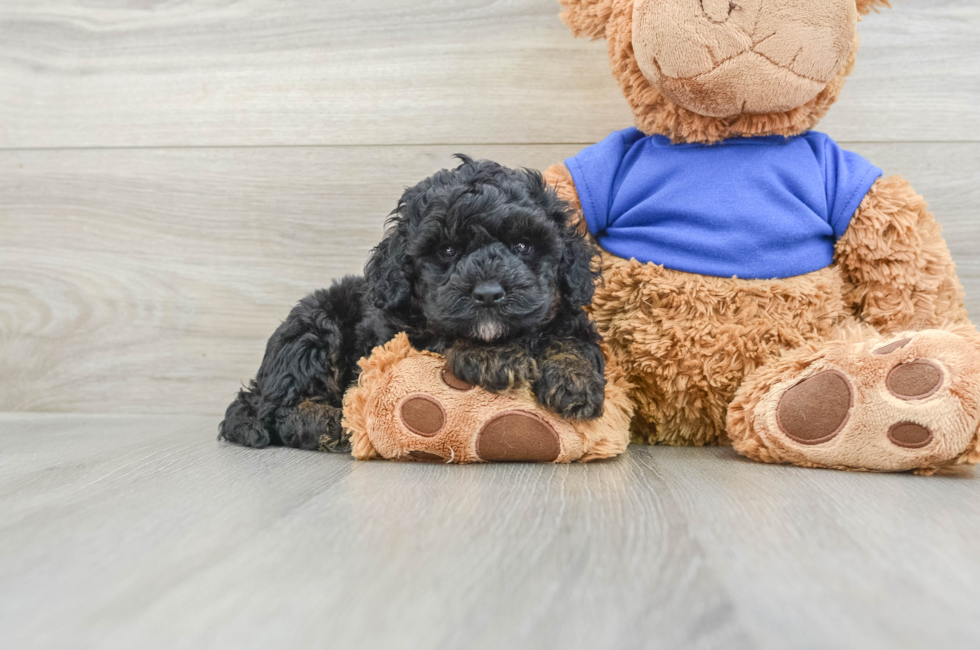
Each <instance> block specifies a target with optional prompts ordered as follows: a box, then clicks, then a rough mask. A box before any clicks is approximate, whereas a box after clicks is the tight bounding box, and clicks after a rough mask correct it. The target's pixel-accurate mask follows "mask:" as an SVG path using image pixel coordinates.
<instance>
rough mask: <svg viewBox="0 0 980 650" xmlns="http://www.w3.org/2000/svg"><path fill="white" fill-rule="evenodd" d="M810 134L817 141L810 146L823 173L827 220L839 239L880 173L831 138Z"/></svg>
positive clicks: (820, 134)
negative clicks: (815, 137)
mask: <svg viewBox="0 0 980 650" xmlns="http://www.w3.org/2000/svg"><path fill="white" fill-rule="evenodd" d="M811 135H813V136H817V137H818V138H819V140H818V142H815V143H813V142H812V143H811V145H816V146H813V150H814V154H815V155H816V156H817V158H818V162H819V163H820V164H821V166H822V168H823V170H824V183H825V186H826V190H827V208H828V215H827V216H828V221H829V223H830V226H831V228H833V229H834V237H835V238H836V239H840V238H841V237H843V236H844V233H845V232H846V231H847V227H848V226H849V225H850V223H851V218H852V217H853V216H854V213H855V212H857V209H858V207H860V205H861V201H863V200H864V197H865V196H867V194H868V192H869V191H870V190H871V186H872V185H874V184H875V181H876V180H878V178H880V177H881V175H882V171H881V169H879V168H878V167H875V166H874V165H872V164H871V163H870V162H868V161H867V160H865V159H864V158H863V157H861V156H859V155H858V154H856V153H854V152H853V151H845V150H844V149H841V148H840V146H839V145H838V144H837V143H836V142H834V141H833V140H832V139H831V138H830V137H828V136H826V135H824V134H822V133H819V134H811Z"/></svg>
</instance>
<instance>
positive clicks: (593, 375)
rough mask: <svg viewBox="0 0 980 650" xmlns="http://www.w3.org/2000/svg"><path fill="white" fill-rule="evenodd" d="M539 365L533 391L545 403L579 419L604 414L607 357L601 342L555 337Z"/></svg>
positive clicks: (562, 413) (563, 415) (546, 405)
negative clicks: (603, 352)
mask: <svg viewBox="0 0 980 650" xmlns="http://www.w3.org/2000/svg"><path fill="white" fill-rule="evenodd" d="M537 366H538V379H537V381H536V382H535V383H534V394H535V395H536V396H537V398H538V402H539V403H540V404H541V405H542V406H545V407H547V408H549V409H551V410H552V411H554V412H555V413H557V414H558V415H560V416H562V417H565V418H572V419H576V420H594V419H596V418H598V417H600V416H601V415H602V403H603V402H604V401H605V394H606V377H605V375H604V370H605V359H604V358H603V356H602V352H601V350H600V349H599V346H598V345H596V344H595V343H589V342H586V341H582V340H579V339H574V338H559V339H555V340H553V341H552V342H551V344H550V345H549V346H548V347H547V348H546V349H545V351H544V355H543V356H542V357H541V358H540V359H538V363H537Z"/></svg>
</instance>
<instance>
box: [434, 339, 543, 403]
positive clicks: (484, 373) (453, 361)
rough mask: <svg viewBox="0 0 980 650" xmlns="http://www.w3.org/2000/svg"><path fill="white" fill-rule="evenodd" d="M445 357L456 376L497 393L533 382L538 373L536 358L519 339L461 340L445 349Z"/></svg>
mask: <svg viewBox="0 0 980 650" xmlns="http://www.w3.org/2000/svg"><path fill="white" fill-rule="evenodd" d="M446 361H447V363H448V365H449V369H450V370H451V371H452V373H453V374H454V375H456V377H458V378H459V379H461V380H463V381H465V382H466V383H468V384H473V385H474V386H480V387H481V388H485V389H486V390H489V391H491V392H494V393H497V392H501V391H505V390H508V389H511V388H514V387H516V386H520V385H522V384H530V383H531V382H532V381H533V380H534V378H535V376H536V372H535V362H534V358H533V357H532V356H531V355H530V354H528V351H527V349H526V348H525V346H523V345H521V344H520V343H518V342H511V343H506V344H504V345H481V344H479V343H470V342H466V341H459V342H457V343H456V344H454V345H453V347H451V348H450V349H449V350H448V351H447V352H446Z"/></svg>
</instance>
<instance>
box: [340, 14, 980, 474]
mask: <svg viewBox="0 0 980 650" xmlns="http://www.w3.org/2000/svg"><path fill="white" fill-rule="evenodd" d="M559 2H560V3H561V4H562V5H563V8H564V11H563V13H562V16H561V17H562V19H563V21H564V22H565V24H566V25H567V26H568V27H570V28H571V30H572V32H573V34H575V35H576V36H583V37H588V38H592V39H598V38H605V39H606V41H607V44H608V52H609V59H610V64H611V67H612V72H613V75H614V77H615V78H616V79H617V81H618V82H619V86H620V88H621V90H622V92H623V94H624V96H625V97H626V100H627V102H628V103H629V105H630V107H631V108H632V110H633V114H634V118H635V126H634V127H632V128H627V129H624V130H621V131H617V132H615V133H613V134H611V135H610V136H609V137H608V138H606V139H605V140H603V141H602V142H599V143H597V144H596V145H593V146H590V147H588V148H586V149H585V150H583V151H582V152H581V153H579V154H578V155H576V156H573V157H571V158H569V159H568V160H566V161H565V162H564V163H559V164H556V165H554V166H552V167H550V168H549V169H548V170H546V172H545V179H546V180H547V181H548V183H549V184H551V185H552V186H554V187H555V188H556V189H557V191H558V194H559V196H560V197H561V198H562V199H563V200H564V201H566V202H567V203H568V204H569V205H571V206H572V207H573V209H574V211H575V213H576V214H577V216H578V219H579V222H578V223H579V227H580V228H581V229H582V230H583V231H584V232H587V234H588V235H589V236H590V237H592V238H593V239H594V241H595V242H596V243H597V244H598V245H599V247H600V248H601V249H602V276H601V280H600V281H599V282H598V284H597V285H596V292H595V296H594V299H593V302H592V304H591V306H589V307H588V308H587V309H588V311H589V313H590V316H591V318H592V319H593V321H594V322H595V323H596V325H597V327H598V329H599V332H600V334H601V335H602V337H603V340H604V346H605V348H604V349H605V352H606V357H607V367H606V373H607V383H608V387H607V394H606V397H607V402H606V410H607V414H606V415H604V418H606V419H605V420H603V422H602V424H601V425H600V426H596V425H595V424H594V423H593V424H592V425H590V427H587V428H590V430H589V431H583V430H578V429H576V426H578V427H581V426H582V423H577V424H574V425H571V424H569V423H560V422H556V421H555V420H554V418H551V419H550V420H548V419H547V418H548V415H547V414H542V413H537V412H536V413H534V414H533V415H534V417H535V418H536V419H538V420H540V421H541V422H547V423H548V425H549V426H550V430H549V432H548V434H547V436H546V437H548V438H549V439H552V438H554V439H557V440H558V441H559V442H557V443H553V444H552V445H551V446H550V447H548V451H547V453H543V452H541V451H540V449H539V448H538V447H537V446H534V450H535V451H532V450H527V451H525V452H524V453H523V456H525V458H524V459H526V460H549V461H552V462H561V461H567V460H579V459H581V460H590V459H594V458H599V457H608V456H612V455H615V454H617V453H620V452H621V451H622V449H623V448H624V446H625V445H624V444H623V441H624V439H625V437H626V435H627V434H626V430H627V429H628V431H629V435H630V436H631V438H632V441H633V442H636V443H645V444H666V445H715V444H731V445H733V446H734V448H735V449H736V450H737V451H738V452H739V453H741V454H743V455H745V456H748V457H749V458H752V459H755V460H758V461H763V462H768V463H792V464H796V465H800V466H804V467H823V468H837V469H845V470H854V471H878V472H896V471H914V472H917V473H921V474H930V473H933V472H935V471H937V470H939V469H940V468H943V467H946V466H950V465H956V464H975V463H976V462H977V461H978V460H980V436H978V430H980V334H978V332H977V330H976V328H975V327H974V326H973V325H972V324H971V323H970V321H969V319H968V316H967V312H966V309H965V308H964V304H963V300H964V296H963V289H962V286H961V284H960V282H959V280H958V279H957V276H956V269H955V265H954V263H953V261H952V258H951V256H950V253H949V250H948V248H947V246H946V243H945V242H944V240H943V238H942V234H941V230H940V227H939V225H938V224H937V223H936V221H935V219H934V217H933V215H932V214H931V213H930V212H929V209H928V207H927V205H926V202H925V200H924V199H923V198H922V197H921V196H919V195H918V194H917V193H916V192H915V191H914V190H913V189H912V187H911V186H910V185H909V183H908V182H906V181H905V180H904V179H902V178H900V177H883V174H882V171H881V170H880V169H879V168H877V167H875V166H874V165H873V164H872V163H871V162H869V161H867V160H865V159H864V158H862V157H860V156H858V155H857V154H854V153H852V152H849V151H846V150H844V149H842V148H841V147H840V146H838V145H837V143H835V142H834V141H833V140H832V139H831V138H829V137H828V136H826V135H824V134H822V133H820V132H818V131H815V130H813V129H814V127H816V125H817V124H818V122H819V121H820V119H821V118H822V117H823V116H824V115H825V114H826V112H827V111H828V110H829V109H830V107H831V106H832V105H833V104H834V102H835V101H836V100H837V98H838V97H839V96H840V93H841V91H842V89H843V87H844V82H845V80H846V78H847V77H848V75H849V74H850V73H851V71H852V70H853V69H854V66H855V61H856V57H857V52H858V46H859V37H858V33H857V25H858V23H859V21H860V19H861V17H862V16H864V15H866V14H868V13H869V12H870V11H872V10H875V9H878V8H881V7H886V6H889V3H888V2H887V0H779V1H778V2H776V1H774V0H737V1H730V0H559ZM411 356H413V354H412V351H411V350H410V349H408V348H406V344H405V343H404V342H402V343H401V344H400V345H399V344H395V345H393V347H392V348H391V349H388V350H387V351H386V352H385V354H383V355H379V356H378V359H376V360H374V361H372V359H373V357H372V359H367V360H365V361H364V362H363V363H364V364H365V366H364V367H365V372H364V373H363V375H362V381H361V384H360V385H359V386H358V388H357V389H356V390H354V391H351V392H350V393H349V394H348V397H349V398H350V399H348V400H345V417H346V419H345V424H347V425H348V426H349V428H350V429H351V430H352V431H353V440H354V446H355V455H356V456H358V457H362V458H367V457H376V456H383V457H406V456H408V454H409V453H410V452H408V451H407V450H408V449H409V448H411V447H412V446H413V444H415V443H417V441H418V439H419V436H418V435H417V433H413V432H412V431H410V430H406V427H405V424H404V422H403V421H402V420H403V418H401V419H399V417H394V418H391V417H388V418H387V419H385V418H380V420H384V421H383V422H381V421H379V418H378V417H377V416H379V415H380V414H384V413H391V412H395V411H397V409H396V406H397V404H395V402H393V401H392V400H391V399H390V398H392V397H396V396H400V399H401V400H402V403H404V400H405V399H406V398H407V397H408V396H409V393H412V394H417V393H418V391H420V390H421V392H422V393H426V392H429V391H433V390H437V388H436V385H437V384H438V383H439V378H438V374H439V373H438V369H439V368H440V367H441V364H440V361H439V360H438V359H430V360H429V368H428V370H427V371H426V372H420V371H418V370H417V369H412V370H410V369H408V368H407V366H406V368H405V369H404V370H403V371H400V370H399V369H400V364H401V363H402V362H403V361H404V360H407V359H408V358H409V357H411ZM382 360H383V363H380V365H378V364H377V363H375V362H376V361H378V362H380V361H382ZM382 366H383V367H382ZM400 372H402V373H403V374H404V376H403V377H401V378H400V379H398V380H397V381H396V380H393V379H392V376H393V375H397V374H399V373H400ZM395 385H397V386H400V388H396V389H393V388H392V386H395ZM439 390H442V391H443V393H445V392H446V389H439ZM399 391H400V392H399ZM413 391H414V393H413ZM389 393H390V394H389ZM382 397H384V398H386V399H387V401H386V399H381V398H382ZM505 397H506V396H494V399H498V400H499V399H504V398H505ZM506 399H510V400H512V402H513V403H511V402H508V403H502V402H501V403H497V402H493V400H490V401H486V396H485V395H483V393H482V392H481V391H480V389H475V390H474V391H471V392H467V393H459V394H458V395H457V396H456V399H455V400H454V401H452V400H451V401H452V408H453V410H454V412H457V413H459V412H464V413H465V412H469V413H470V414H471V419H470V420H468V421H466V423H465V424H463V423H462V420H459V419H456V420H453V421H454V423H455V425H454V426H447V425H446V424H445V423H446V422H447V420H446V418H445V417H443V418H442V419H441V420H439V424H442V425H444V430H443V433H440V434H439V435H441V436H443V441H442V442H440V443H439V444H440V449H439V453H438V454H435V455H434V457H437V458H439V459H440V460H441V459H443V458H444V457H445V455H446V450H447V449H449V451H450V453H451V454H452V456H453V457H455V456H456V453H457V452H456V451H455V450H456V449H459V450H460V456H461V457H462V460H463V462H469V461H478V460H481V459H482V460H519V459H521V458H518V456H521V455H522V454H520V453H518V454H511V456H510V457H506V454H503V455H501V454H498V456H500V457H499V458H482V457H481V456H480V453H479V442H478V438H479V434H478V433H476V432H484V431H485V429H487V428H488V427H489V426H490V424H491V423H493V422H495V421H497V420H496V419H495V418H497V417H498V416H497V415H495V414H496V413H501V412H502V413H508V412H514V411H515V410H521V409H522V408H525V407H527V408H530V405H532V404H533V399H532V398H531V397H530V396H528V395H521V394H516V395H511V396H509V397H506ZM506 399H504V401H506ZM480 400H483V401H480ZM515 400H516V401H515ZM440 408H442V407H440ZM433 410H435V409H433ZM443 415H444V413H443ZM372 418H373V419H372ZM450 419H452V418H450ZM450 429H452V430H453V432H454V435H457V436H460V437H459V438H458V439H454V442H453V443H452V444H450V443H448V442H446V436H447V435H448V434H447V433H446V432H448V431H449V430H450ZM498 429H510V430H511V431H512V433H511V434H510V438H509V441H510V443H514V444H517V443H516V441H520V440H523V439H524V437H523V434H522V433H520V432H527V431H532V429H534V427H523V428H522V427H498ZM558 429H561V431H560V432H559V431H558ZM535 431H536V430H535ZM372 435H373V436H374V438H376V439H377V443H376V444H372V443H371V439H372ZM499 435H500V434H499V432H498V436H499ZM413 436H414V437H413ZM534 436H536V437H538V438H540V437H541V436H542V434H541V433H540V432H538V433H535V434H534ZM415 446H417V444H415ZM518 446H523V447H528V445H527V444H523V443H521V444H519V445H518ZM590 446H592V447H594V448H596V449H597V450H598V453H592V452H590V451H587V450H586V449H587V448H588V447H590ZM450 447H452V449H450ZM565 449H568V450H570V451H571V453H568V452H565V451H563V450H565ZM465 450H470V451H465ZM422 453H423V454H425V453H429V452H422Z"/></svg>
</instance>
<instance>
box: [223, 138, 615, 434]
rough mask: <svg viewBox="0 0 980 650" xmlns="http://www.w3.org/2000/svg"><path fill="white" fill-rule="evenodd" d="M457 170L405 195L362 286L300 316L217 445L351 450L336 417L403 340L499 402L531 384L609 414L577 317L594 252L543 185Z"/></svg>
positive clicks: (338, 287) (570, 403) (599, 360)
mask: <svg viewBox="0 0 980 650" xmlns="http://www.w3.org/2000/svg"><path fill="white" fill-rule="evenodd" d="M459 159H460V160H461V161H462V164H461V165H460V166H459V167H458V168H457V169H455V170H452V171H449V170H443V171H440V172H438V173H436V174H434V175H433V176H431V177H430V178H427V179H426V180H424V181H422V182H421V183H419V184H418V185H416V186H415V187H412V188H410V189H408V190H406V191H405V193H404V195H402V198H401V200H400V201H399V203H398V207H397V208H396V210H395V211H394V212H393V213H392V215H391V217H390V219H389V228H388V230H387V232H386V234H385V237H384V239H383V240H382V242H381V243H380V244H379V245H378V246H377V247H376V248H375V249H374V251H373V252H372V255H371V257H370V259H369V260H368V262H367V265H366V266H365V269H364V277H363V278H360V277H353V276H348V277H346V278H344V279H343V280H340V281H339V282H336V283H334V285H333V286H332V287H330V288H329V289H324V290H320V291H316V292H314V293H313V294H311V295H309V296H307V297H306V298H304V299H303V300H301V301H300V302H299V304H297V305H296V307H295V308H294V309H293V310H292V312H291V313H290V314H289V317H288V318H286V320H285V322H283V324H282V325H281V326H280V327H279V329H277V330H276V332H275V333H274V334H273V335H272V338H270V339H269V343H268V346H267V347H266V351H265V358H264V359H263V360H262V365H261V367H260V368H259V372H258V376H257V377H256V379H255V380H254V381H252V382H251V383H250V385H249V386H248V388H247V389H243V390H242V391H241V392H240V393H239V394H238V397H237V398H236V399H235V401H234V402H232V404H231V405H230V406H229V407H228V410H227V412H226V413H225V419H224V421H223V422H222V423H221V426H220V431H221V433H220V437H222V438H224V439H226V440H229V441H231V442H236V443H239V444H242V445H247V446H250V447H265V446H266V445H270V444H273V445H287V446H290V447H299V448H302V449H318V448H319V449H323V450H330V451H341V450H346V449H347V448H349V436H348V435H347V434H346V432H345V431H344V429H343V427H342V426H341V406H342V401H343V395H344V392H345V391H346V390H347V388H348V387H349V386H351V384H352V383H354V382H355V381H356V380H357V376H358V373H359V368H358V365H357V361H358V359H360V358H361V357H363V356H365V355H367V354H370V352H371V349H372V348H373V347H375V346H377V345H381V344H384V343H386V342H388V341H389V340H391V339H392V338H393V337H394V335H395V334H397V333H398V332H401V331H404V332H406V333H407V334H408V337H409V339H410V341H411V343H412V345H413V346H414V347H416V348H417V349H420V350H431V351H433V352H438V353H442V354H445V355H446V358H447V363H448V365H449V368H450V370H451V371H452V372H453V374H455V375H456V376H457V377H458V378H459V379H461V380H463V381H465V382H468V383H470V384H475V385H478V386H482V387H484V388H486V389H488V390H491V391H501V390H504V389H507V388H510V387H512V386H515V385H518V384H521V383H528V384H530V385H531V387H532V389H533V391H534V394H535V395H536V396H537V399H538V401H539V402H540V403H541V404H543V405H544V406H546V407H548V408H550V409H552V410H554V411H555V412H557V413H558V414H559V415H561V416H564V417H568V418H578V419H592V418H597V417H599V416H600V415H601V414H602V402H603V396H604V388H605V378H604V376H603V369H604V360H603V356H602V352H601V350H600V349H599V335H598V334H597V332H596V329H595V327H594V325H593V324H592V322H591V321H589V319H588V317H587V316H586V314H585V312H584V311H583V310H582V307H583V305H586V304H588V303H589V302H590V301H591V300H592V293H593V284H594V282H595V280H596V277H597V271H596V268H595V261H596V255H597V251H596V249H595V248H594V247H593V246H591V245H590V244H589V243H588V242H587V241H586V240H585V239H584V237H583V236H582V235H580V234H579V233H578V232H577V231H576V230H575V229H574V228H573V227H572V226H570V225H569V223H568V221H569V215H568V211H567V208H566V206H565V205H564V204H563V203H562V202H561V201H559V200H558V197H557V196H556V194H555V192H554V190H553V189H551V188H549V187H547V186H546V185H545V183H544V182H543V180H542V178H541V175H540V174H539V173H537V172H534V171H530V170H513V169H508V168H506V167H502V166H500V165H498V164H496V163H493V162H489V161H485V160H479V161H473V160H471V159H469V158H467V157H465V156H459Z"/></svg>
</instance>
